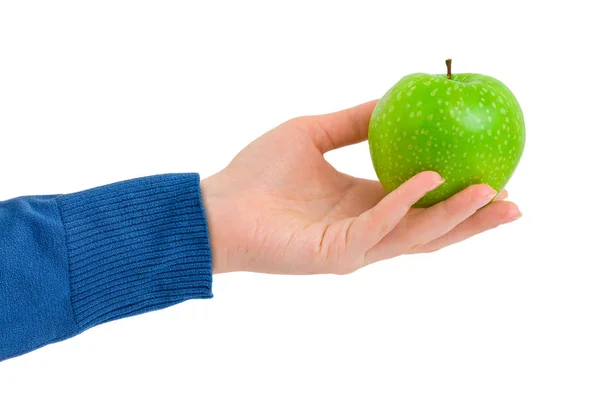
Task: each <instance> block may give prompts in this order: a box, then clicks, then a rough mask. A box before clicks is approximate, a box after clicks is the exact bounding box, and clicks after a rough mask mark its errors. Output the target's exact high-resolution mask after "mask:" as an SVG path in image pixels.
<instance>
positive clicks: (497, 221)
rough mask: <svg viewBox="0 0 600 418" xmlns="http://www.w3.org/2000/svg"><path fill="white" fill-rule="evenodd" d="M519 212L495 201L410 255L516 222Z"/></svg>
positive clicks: (519, 215)
mask: <svg viewBox="0 0 600 418" xmlns="http://www.w3.org/2000/svg"><path fill="white" fill-rule="evenodd" d="M520 217H521V212H520V211H519V208H518V207H517V205H515V204H514V203H512V202H503V201H495V202H493V203H492V204H490V205H488V206H486V207H484V208H482V209H481V210H479V211H477V212H475V214H474V215H473V216H471V217H470V218H469V219H467V220H466V221H464V222H462V223H460V224H459V225H458V226H456V228H454V229H452V230H451V231H450V232H448V233H447V234H445V235H442V236H441V237H439V238H437V239H435V240H433V241H431V242H429V243H427V244H425V245H423V246H422V247H420V248H416V249H415V250H413V251H411V252H412V253H425V252H432V251H437V250H439V249H441V248H444V247H447V246H449V245H452V244H456V243H457V242H460V241H464V240H466V239H467V238H471V237H472V236H474V235H477V234H480V233H482V232H484V231H487V230H490V229H493V228H496V227H497V226H499V225H502V224H506V223H509V222H512V221H514V220H517V219H519V218H520Z"/></svg>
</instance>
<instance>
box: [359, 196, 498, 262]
mask: <svg viewBox="0 0 600 418" xmlns="http://www.w3.org/2000/svg"><path fill="white" fill-rule="evenodd" d="M495 195H496V192H495V191H494V189H492V188H491V187H490V186H488V185H485V184H477V185H473V186H469V187H467V188H466V189H464V190H463V191H461V192H459V193H457V194H455V195H454V196H452V197H450V198H449V199H447V200H444V201H443V202H440V203H438V204H436V205H434V206H432V207H430V208H427V209H425V210H422V211H421V212H418V213H416V214H414V215H412V216H410V217H409V218H407V219H405V220H404V221H403V223H402V225H399V226H398V227H397V228H396V229H395V230H394V231H393V232H392V233H390V234H388V235H387V236H386V237H385V238H384V239H382V240H381V241H380V242H379V243H378V244H377V245H376V246H375V247H373V248H372V249H371V250H370V251H369V252H368V254H367V255H366V256H365V261H366V262H368V263H371V262H374V261H379V260H385V259H387V258H392V257H396V256H398V255H400V254H406V253H408V252H412V251H415V250H417V249H418V248H420V247H422V246H423V245H425V244H427V243H429V242H431V241H433V240H435V239H437V238H439V237H441V236H442V235H444V234H446V233H447V232H448V231H450V230H452V229H453V228H454V227H455V226H456V225H458V224H460V223H461V222H463V221H464V220H465V219H467V218H469V217H470V216H471V215H473V214H474V213H475V211H477V210H478V209H479V208H481V207H483V206H485V205H486V204H487V203H489V202H490V200H492V198H493V197H494V196H495Z"/></svg>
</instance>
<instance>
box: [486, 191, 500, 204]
mask: <svg viewBox="0 0 600 418" xmlns="http://www.w3.org/2000/svg"><path fill="white" fill-rule="evenodd" d="M497 193H498V192H497V191H495V190H494V189H491V191H490V192H489V193H487V194H486V195H485V198H486V200H488V201H489V200H492V198H493V197H494V196H496V194H497Z"/></svg>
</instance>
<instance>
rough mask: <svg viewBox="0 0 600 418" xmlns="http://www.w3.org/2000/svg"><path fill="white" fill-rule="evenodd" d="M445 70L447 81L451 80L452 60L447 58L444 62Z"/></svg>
mask: <svg viewBox="0 0 600 418" xmlns="http://www.w3.org/2000/svg"><path fill="white" fill-rule="evenodd" d="M446 68H447V69H448V79H450V80H451V79H452V59H451V58H448V59H447V60H446Z"/></svg>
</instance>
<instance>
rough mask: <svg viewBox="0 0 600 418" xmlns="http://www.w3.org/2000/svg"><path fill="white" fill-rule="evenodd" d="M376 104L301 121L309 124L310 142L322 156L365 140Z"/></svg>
mask: <svg viewBox="0 0 600 418" xmlns="http://www.w3.org/2000/svg"><path fill="white" fill-rule="evenodd" d="M376 104H377V100H372V101H370V102H367V103H363V104H361V105H358V106H355V107H351V108H349V109H344V110H341V111H338V112H334V113H328V114H324V115H317V116H309V117H307V118H302V119H303V121H305V122H306V123H308V124H311V126H310V127H309V128H312V129H310V132H311V136H312V140H313V141H314V142H315V145H316V146H317V148H318V149H319V151H321V152H322V153H323V154H324V153H326V152H328V151H331V150H333V149H336V148H341V147H345V146H346V145H352V144H356V143H358V142H361V141H364V140H365V139H367V133H368V132H369V121H370V120H371V114H372V113H373V109H374V108H375V105H376Z"/></svg>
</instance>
